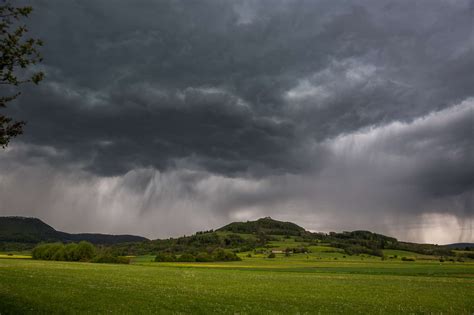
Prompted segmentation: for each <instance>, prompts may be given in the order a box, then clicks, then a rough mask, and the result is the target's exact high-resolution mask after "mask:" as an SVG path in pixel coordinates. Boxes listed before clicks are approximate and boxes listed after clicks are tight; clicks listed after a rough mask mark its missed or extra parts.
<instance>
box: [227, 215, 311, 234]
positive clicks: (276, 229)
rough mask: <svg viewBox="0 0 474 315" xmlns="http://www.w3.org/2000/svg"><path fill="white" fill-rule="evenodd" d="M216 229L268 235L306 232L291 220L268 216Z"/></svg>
mask: <svg viewBox="0 0 474 315" xmlns="http://www.w3.org/2000/svg"><path fill="white" fill-rule="evenodd" d="M218 231H228V232H233V233H242V234H258V233H265V234H268V235H292V236H301V235H304V234H306V233H308V232H307V231H306V230H305V229H304V228H302V227H301V226H299V225H296V224H295V223H292V222H282V221H278V220H274V219H272V218H270V217H265V218H261V219H258V220H256V221H247V222H232V223H230V224H227V225H226V226H223V227H221V228H220V229H218Z"/></svg>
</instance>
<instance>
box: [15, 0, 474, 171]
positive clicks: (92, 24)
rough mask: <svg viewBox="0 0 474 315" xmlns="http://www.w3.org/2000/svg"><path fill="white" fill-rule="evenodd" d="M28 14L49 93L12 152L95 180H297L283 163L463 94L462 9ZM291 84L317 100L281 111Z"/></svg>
mask: <svg viewBox="0 0 474 315" xmlns="http://www.w3.org/2000/svg"><path fill="white" fill-rule="evenodd" d="M34 6H35V9H36V12H35V15H34V19H33V21H32V23H31V24H32V27H31V28H32V29H33V30H34V31H35V33H36V34H38V35H39V36H41V37H42V38H43V39H44V41H45V42H46V43H47V45H45V48H44V56H45V60H46V61H45V65H46V72H47V74H48V79H47V81H46V82H45V84H44V85H43V87H42V88H41V90H40V91H35V92H29V95H28V96H25V97H24V98H23V99H22V100H21V101H20V102H21V104H19V106H18V109H19V111H18V113H16V115H17V116H18V117H21V118H24V119H26V120H28V121H29V122H30V125H29V127H28V129H27V134H26V136H25V137H24V138H23V140H24V141H27V142H30V143H35V144H43V145H52V146H54V147H57V148H60V149H64V150H66V151H70V152H71V156H74V158H78V159H83V160H86V161H88V162H87V163H89V164H90V168H91V169H94V171H95V172H99V173H103V174H120V173H123V172H125V171H127V170H129V169H132V168H133V167H136V166H154V167H157V168H159V169H166V168H169V167H170V166H174V161H175V160H176V159H182V158H190V157H191V158H192V159H193V160H194V161H195V162H197V163H198V164H200V165H201V166H202V167H205V168H206V169H209V170H210V171H216V172H221V173H227V174H234V173H235V172H245V171H249V172H250V173H256V174H257V173H262V172H264V173H268V172H269V171H270V172H271V171H289V172H300V171H302V170H304V169H308V167H314V166H315V165H314V164H316V163H305V162H304V159H298V158H297V157H298V156H299V155H298V154H295V153H296V152H300V150H301V147H304V146H305V145H306V143H307V141H312V139H316V140H317V141H321V140H324V139H325V138H327V137H330V136H336V135H338V134H340V133H344V132H351V131H352V130H356V129H358V128H362V127H364V126H369V125H377V124H382V123H388V122H391V121H393V120H397V119H398V120H400V119H402V120H403V119H410V118H411V117H413V116H416V115H421V114H425V113H427V112H429V111H431V110H434V109H439V108H443V107H445V106H448V105H449V104H452V103H453V102H457V101H460V100H463V99H464V98H466V97H467V96H468V95H470V94H469V93H471V94H472V90H470V89H469V88H468V87H470V86H472V85H473V84H474V79H473V77H472V71H470V70H471V69H469V67H468V66H469V65H472V61H473V58H474V57H473V54H469V45H468V44H466V41H467V40H468V39H469V36H470V33H469V25H470V24H469V23H471V22H470V16H469V11H468V2H465V3H464V5H461V4H459V3H456V4H451V3H449V2H436V3H433V2H426V3H424V5H420V4H414V5H412V4H411V3H409V2H401V3H393V2H385V3H381V2H378V1H377V2H370V1H369V2H365V1H363V2H358V3H352V2H347V3H343V2H340V3H337V4H335V3H334V2H331V1H318V2H316V1H295V2H288V1H281V2H280V1H271V2H267V1H242V2H219V1H199V2H194V1H193V2H190V1H162V2H158V3H156V2H149V1H140V2H138V3H133V4H132V3H129V2H115V3H114V5H110V4H109V3H108V2H103V1H85V2H84V1H81V2H63V1H38V2H35V3H34ZM407 12H408V14H407ZM446 16H449V19H446V18H445V17H446ZM382 17H383V18H382ZM441 61H442V62H441ZM459 77H460V78H461V79H462V80H454V78H459ZM305 80H306V81H307V87H308V89H311V88H314V87H324V88H325V89H326V91H324V92H325V93H326V98H324V99H318V98H316V97H315V95H314V94H311V92H309V94H308V91H306V93H307V95H306V98H305V96H304V95H303V96H302V97H301V96H298V95H296V96H294V97H293V98H291V97H287V96H288V92H289V91H290V92H291V91H293V92H294V89H295V88H296V89H297V85H298V82H302V81H305ZM471 83H472V84H471ZM302 92H303V94H304V93H305V91H302ZM296 93H297V91H296ZM293 94H295V93H293ZM35 103H36V104H35ZM301 103H303V104H305V106H299V105H301ZM31 104H35V106H32V105H31ZM71 126H74V128H71ZM265 170H266V171H265Z"/></svg>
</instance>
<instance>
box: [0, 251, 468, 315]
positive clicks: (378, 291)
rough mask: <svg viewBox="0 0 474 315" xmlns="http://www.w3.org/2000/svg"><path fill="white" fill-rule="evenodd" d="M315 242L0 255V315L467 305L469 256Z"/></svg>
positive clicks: (382, 310) (447, 309) (422, 309)
mask: <svg viewBox="0 0 474 315" xmlns="http://www.w3.org/2000/svg"><path fill="white" fill-rule="evenodd" d="M287 245H288V244H282V246H287ZM315 247H316V248H313V250H312V252H311V253H310V254H295V255H291V256H289V257H285V255H283V254H277V255H276V256H277V257H276V258H273V259H269V258H266V257H265V256H264V255H252V254H251V253H250V252H249V253H241V254H240V255H241V257H242V261H238V262H212V263H176V262H174V263H155V262H152V261H153V258H154V256H151V255H149V256H139V257H133V258H132V263H131V264H130V265H113V264H92V263H81V262H56V261H37V260H31V259H24V257H23V256H24V255H22V257H17V258H18V259H16V258H15V257H14V256H6V255H3V256H1V257H0V313H1V314H24V313H31V314H41V313H48V314H51V313H63V314H64V313H94V314H95V313H120V314H123V313H129V314H132V313H133V314H136V313H181V314H182V313H199V314H209V313H219V314H236V313H240V314H255V313H289V314H297V313H299V314H304V313H308V314H314V313H321V314H335V313H347V314H354V313H359V314H367V313H375V314H387V313H412V314H426V313H428V314H429V313H436V314H441V313H442V314H472V313H473V312H474V263H472V262H443V263H441V262H439V261H437V260H434V259H426V260H422V259H421V258H422V257H421V258H420V257H418V259H417V260H416V261H415V262H411V261H401V260H400V259H399V257H400V255H405V256H407V255H408V254H410V255H412V256H414V257H415V256H416V255H417V254H414V253H409V252H408V253H406V252H403V253H402V252H400V251H398V252H397V253H395V252H387V256H388V257H391V256H395V255H397V258H392V259H390V258H387V259H385V260H381V259H380V257H371V256H364V255H361V256H346V255H344V254H343V253H341V252H339V251H338V250H337V249H334V248H330V247H327V246H324V245H323V246H315ZM248 254H251V257H248V256H249V255H248ZM7 257H8V259H1V258H7ZM20 258H21V259H20ZM425 258H427V257H425ZM428 258H429V257H428Z"/></svg>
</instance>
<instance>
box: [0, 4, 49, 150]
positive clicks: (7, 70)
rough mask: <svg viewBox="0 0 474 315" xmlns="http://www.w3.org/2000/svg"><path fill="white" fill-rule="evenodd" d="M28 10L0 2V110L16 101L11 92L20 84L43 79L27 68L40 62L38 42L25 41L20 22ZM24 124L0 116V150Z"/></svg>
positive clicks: (39, 44)
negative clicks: (0, 87) (0, 90)
mask: <svg viewBox="0 0 474 315" xmlns="http://www.w3.org/2000/svg"><path fill="white" fill-rule="evenodd" d="M32 10H33V9H32V8H31V7H29V6H25V7H16V6H14V5H12V4H11V3H10V2H9V1H5V0H0V85H1V86H2V92H1V95H0V110H1V109H5V108H6V106H7V103H8V102H10V101H12V100H14V99H15V98H17V97H18V96H19V95H20V93H21V92H19V91H17V90H16V89H15V88H16V87H18V86H19V85H20V84H23V83H30V82H31V83H34V84H38V83H39V82H40V81H41V80H42V79H43V76H44V75H43V73H42V72H41V71H37V72H32V71H31V69H28V67H29V66H31V65H34V64H36V63H38V62H41V61H42V58H41V55H40V54H39V51H38V47H39V46H41V45H42V44H43V43H42V41H41V40H39V39H33V38H26V33H27V32H28V29H27V28H26V26H25V25H23V24H21V21H22V19H24V18H26V17H28V15H30V13H31V12H32ZM24 125H25V122H24V121H14V120H13V118H11V117H7V116H6V115H4V114H2V113H0V146H1V147H3V148H5V147H6V146H7V145H8V143H9V142H10V140H11V138H13V137H16V136H18V135H20V134H22V133H23V126H24Z"/></svg>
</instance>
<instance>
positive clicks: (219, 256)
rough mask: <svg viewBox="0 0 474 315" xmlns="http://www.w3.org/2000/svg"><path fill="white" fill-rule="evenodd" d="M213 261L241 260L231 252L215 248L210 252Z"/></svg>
mask: <svg viewBox="0 0 474 315" xmlns="http://www.w3.org/2000/svg"><path fill="white" fill-rule="evenodd" d="M212 256H213V260H214V261H238V260H242V259H241V258H240V257H239V256H237V255H236V254H235V253H233V252H229V251H225V250H223V249H222V248H217V249H215V250H214V252H213V253H212Z"/></svg>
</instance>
